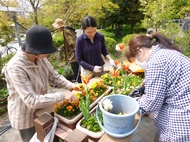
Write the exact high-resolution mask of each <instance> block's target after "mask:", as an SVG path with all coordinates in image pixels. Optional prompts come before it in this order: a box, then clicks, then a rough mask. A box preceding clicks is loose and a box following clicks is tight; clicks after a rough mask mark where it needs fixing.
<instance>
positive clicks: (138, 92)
mask: <svg viewBox="0 0 190 142" xmlns="http://www.w3.org/2000/svg"><path fill="white" fill-rule="evenodd" d="M144 90H145V87H144V86H142V87H139V88H137V89H135V90H133V91H132V92H131V93H130V94H129V96H130V97H132V98H135V97H141V96H142V95H143V94H144Z"/></svg>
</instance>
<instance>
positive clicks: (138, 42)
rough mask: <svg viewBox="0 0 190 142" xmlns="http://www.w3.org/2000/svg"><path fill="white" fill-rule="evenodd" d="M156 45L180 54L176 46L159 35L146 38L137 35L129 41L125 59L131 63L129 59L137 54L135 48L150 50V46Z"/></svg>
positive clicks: (142, 35)
mask: <svg viewBox="0 0 190 142" xmlns="http://www.w3.org/2000/svg"><path fill="white" fill-rule="evenodd" d="M157 44H159V45H160V46H161V47H162V48H165V49H172V50H176V51H179V52H182V51H181V49H180V48H179V47H178V46H177V45H175V44H173V43H172V42H171V41H170V39H168V38H167V37H166V36H164V35H162V34H160V33H155V34H153V36H152V37H149V36H146V35H144V34H138V35H136V36H134V37H133V38H132V39H131V40H130V41H129V43H128V50H127V52H126V57H127V59H128V60H129V61H131V59H132V58H134V57H135V56H136V54H137V48H142V47H146V48H151V47H152V45H157Z"/></svg>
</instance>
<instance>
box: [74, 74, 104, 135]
mask: <svg viewBox="0 0 190 142" xmlns="http://www.w3.org/2000/svg"><path fill="white" fill-rule="evenodd" d="M82 80H83V82H84V84H85V91H86V95H85V97H84V98H82V99H80V102H79V105H80V110H81V111H82V114H83V116H84V117H83V118H82V119H81V120H80V121H79V122H78V123H77V125H76V128H77V129H78V130H80V131H82V132H84V133H86V134H87V135H88V136H89V137H91V138H100V137H101V136H102V135H103V134H104V131H103V130H102V129H101V127H100V126H99V124H98V122H97V119H96V116H95V112H94V111H95V108H94V109H92V110H91V111H90V94H91V93H90V89H89V88H88V87H87V84H88V83H89V81H90V76H87V77H82ZM99 116H100V118H102V116H101V113H100V114H99Z"/></svg>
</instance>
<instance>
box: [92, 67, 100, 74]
mask: <svg viewBox="0 0 190 142" xmlns="http://www.w3.org/2000/svg"><path fill="white" fill-rule="evenodd" d="M93 71H94V72H97V73H98V72H102V67H101V66H94V69H93Z"/></svg>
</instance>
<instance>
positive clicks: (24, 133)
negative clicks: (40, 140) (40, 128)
mask: <svg viewBox="0 0 190 142" xmlns="http://www.w3.org/2000/svg"><path fill="white" fill-rule="evenodd" d="M19 132H20V136H21V138H22V141H23V142H29V141H30V139H31V138H32V137H33V135H34V134H35V132H36V130H35V127H31V128H28V129H23V130H19Z"/></svg>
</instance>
